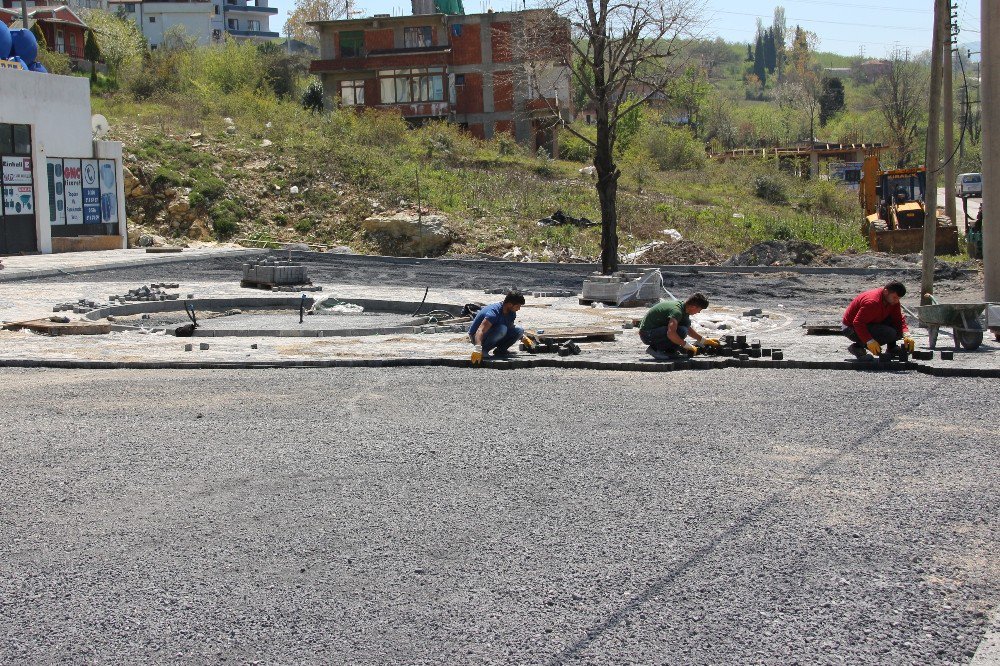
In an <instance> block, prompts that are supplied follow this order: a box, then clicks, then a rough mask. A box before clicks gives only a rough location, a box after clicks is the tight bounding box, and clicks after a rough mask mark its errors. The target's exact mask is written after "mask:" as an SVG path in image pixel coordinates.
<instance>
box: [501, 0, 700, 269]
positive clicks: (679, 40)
mask: <svg viewBox="0 0 1000 666" xmlns="http://www.w3.org/2000/svg"><path fill="white" fill-rule="evenodd" d="M543 1H545V0H543ZM696 2H697V0H548V2H547V5H546V7H545V9H547V10H549V11H548V12H545V13H540V14H538V16H539V17H545V16H547V17H548V20H547V21H546V20H534V21H532V22H531V23H530V24H529V25H526V26H525V28H524V39H523V40H520V41H519V42H518V43H517V44H516V50H517V58H516V60H517V61H518V62H519V63H520V64H521V66H522V67H524V68H525V69H526V70H527V72H526V74H527V80H528V81H531V82H535V84H534V85H535V89H534V90H533V93H534V96H535V97H537V98H538V99H540V100H543V101H544V104H545V106H546V108H547V110H548V111H549V113H550V118H552V119H553V121H556V122H559V123H560V124H561V125H563V127H564V128H565V129H566V130H568V131H570V132H572V133H573V134H575V135H576V136H577V137H579V138H580V139H581V140H583V141H585V142H587V143H588V144H590V145H591V146H593V148H594V167H595V169H596V172H597V180H596V184H595V188H596V189H597V197H598V199H599V201H600V206H601V271H602V272H603V273H605V274H607V273H613V272H615V271H616V270H618V213H617V209H616V206H617V200H618V179H619V177H620V176H621V171H619V169H618V165H617V164H616V163H615V145H616V143H617V141H618V137H619V129H620V128H619V123H620V122H621V121H623V120H624V119H625V118H627V117H628V114H629V113H630V112H631V111H633V110H635V108H636V107H637V106H639V105H641V104H644V103H645V102H646V101H648V100H649V99H650V98H652V97H654V96H659V95H662V94H663V92H664V90H665V89H666V88H667V86H668V85H669V84H670V82H671V81H672V80H673V79H674V78H675V77H676V76H677V74H678V72H683V71H684V68H685V66H686V65H687V62H685V61H684V59H683V58H682V57H681V56H680V51H681V46H682V44H683V43H684V41H685V39H686V38H687V37H690V36H692V32H693V28H694V26H695V17H696V16H697V15H698V12H697V8H698V7H697V5H696ZM567 22H568V27H569V31H570V34H569V37H568V39H558V38H554V37H558V35H559V34H560V33H562V32H564V31H565V28H564V27H563V26H565V25H566V23H567ZM567 41H568V45H567ZM567 51H568V53H567ZM557 60H559V61H561V62H562V63H563V64H564V65H568V67H565V68H564V69H565V71H567V73H568V76H570V77H571V79H572V83H573V85H574V86H575V87H577V89H578V90H579V91H580V92H581V94H580V98H581V99H584V100H585V101H586V103H587V104H588V105H590V106H592V107H593V108H594V110H595V115H596V123H595V124H596V129H597V137H596V139H591V138H589V137H587V136H584V135H583V134H580V133H579V132H577V131H576V130H574V129H573V127H572V126H570V125H568V124H566V122H565V118H562V117H561V115H560V113H559V106H558V104H557V103H555V101H554V100H552V98H551V97H547V96H546V94H545V91H544V90H543V89H541V88H540V87H538V86H539V82H544V81H545V80H546V79H545V77H544V76H540V75H539V74H538V73H537V72H534V71H533V70H534V69H535V68H538V67H541V68H542V69H543V70H545V69H548V70H551V63H552V62H553V61H557ZM547 87H549V88H551V84H549V85H548V86H547Z"/></svg>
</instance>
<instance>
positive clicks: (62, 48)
mask: <svg viewBox="0 0 1000 666" xmlns="http://www.w3.org/2000/svg"><path fill="white" fill-rule="evenodd" d="M56 53H66V35H65V34H63V31H62V30H60V29H58V28H56Z"/></svg>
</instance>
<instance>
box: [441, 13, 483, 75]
mask: <svg viewBox="0 0 1000 666" xmlns="http://www.w3.org/2000/svg"><path fill="white" fill-rule="evenodd" d="M448 30H449V31H450V30H451V28H450V27H449V28H448ZM448 34H449V38H450V39H451V62H452V64H453V65H478V64H480V63H482V61H483V50H482V46H481V45H480V43H479V24H477V23H470V24H462V36H461V37H456V36H455V33H453V32H449V33H448Z"/></svg>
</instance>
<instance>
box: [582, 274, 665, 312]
mask: <svg viewBox="0 0 1000 666" xmlns="http://www.w3.org/2000/svg"><path fill="white" fill-rule="evenodd" d="M655 270H656V269H655V268H651V269H648V270H646V271H644V272H642V273H630V272H625V271H619V272H617V273H614V274H612V275H602V274H600V273H594V274H592V275H591V276H590V277H587V278H585V279H584V281H583V289H582V290H581V292H580V305H590V304H591V303H604V304H606V305H618V301H619V299H620V298H621V297H622V295H623V294H626V293H629V291H631V288H630V287H629V286H628V285H629V283H630V282H634V281H636V280H640V279H642V278H643V277H645V276H646V275H648V274H649V273H650V272H653V271H655ZM662 290H663V287H662V285H661V283H660V282H659V281H657V280H649V281H647V282H646V283H645V284H643V285H642V286H641V287H640V288H639V291H638V293H635V294H631V295H630V296H629V299H628V301H627V302H624V303H622V306H628V307H633V306H636V305H648V304H650V303H655V302H657V301H659V300H660V294H661V292H662Z"/></svg>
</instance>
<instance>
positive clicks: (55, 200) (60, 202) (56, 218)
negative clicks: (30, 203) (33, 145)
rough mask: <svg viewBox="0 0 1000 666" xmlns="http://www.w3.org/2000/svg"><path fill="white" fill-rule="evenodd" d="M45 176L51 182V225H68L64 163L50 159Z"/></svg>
mask: <svg viewBox="0 0 1000 666" xmlns="http://www.w3.org/2000/svg"><path fill="white" fill-rule="evenodd" d="M45 176H46V178H47V179H48V182H49V223H50V224H66V200H65V198H64V189H65V184H64V183H63V161H62V160H60V159H51V158H50V159H48V160H46V163H45Z"/></svg>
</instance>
